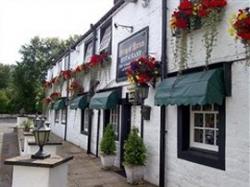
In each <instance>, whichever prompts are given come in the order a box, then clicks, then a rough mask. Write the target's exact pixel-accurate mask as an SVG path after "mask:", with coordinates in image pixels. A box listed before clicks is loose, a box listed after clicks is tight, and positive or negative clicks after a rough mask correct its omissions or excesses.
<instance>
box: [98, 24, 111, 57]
mask: <svg viewBox="0 0 250 187" xmlns="http://www.w3.org/2000/svg"><path fill="white" fill-rule="evenodd" d="M111 36H112V26H111V25H109V26H107V27H105V28H103V29H102V30H101V43H100V49H99V50H100V52H107V53H109V54H110V53H111Z"/></svg>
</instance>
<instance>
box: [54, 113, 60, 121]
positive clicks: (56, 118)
mask: <svg viewBox="0 0 250 187" xmlns="http://www.w3.org/2000/svg"><path fill="white" fill-rule="evenodd" d="M54 121H55V123H59V121H60V110H55V119H54Z"/></svg>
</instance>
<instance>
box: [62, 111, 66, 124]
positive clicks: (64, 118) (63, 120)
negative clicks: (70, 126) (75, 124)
mask: <svg viewBox="0 0 250 187" xmlns="http://www.w3.org/2000/svg"><path fill="white" fill-rule="evenodd" d="M66 115H67V110H66V108H64V109H62V110H61V123H63V124H65V123H66Z"/></svg>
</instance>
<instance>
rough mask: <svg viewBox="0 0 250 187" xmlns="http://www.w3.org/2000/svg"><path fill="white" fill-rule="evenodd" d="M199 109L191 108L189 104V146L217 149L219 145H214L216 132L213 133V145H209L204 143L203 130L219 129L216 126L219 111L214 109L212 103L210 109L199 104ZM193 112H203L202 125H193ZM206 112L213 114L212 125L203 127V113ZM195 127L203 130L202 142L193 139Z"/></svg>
mask: <svg viewBox="0 0 250 187" xmlns="http://www.w3.org/2000/svg"><path fill="white" fill-rule="evenodd" d="M200 107H201V110H193V109H192V106H190V147H191V148H200V149H205V150H210V151H216V152H218V151H219V146H218V145H216V140H217V136H216V133H215V135H214V144H215V145H209V144H206V143H204V142H205V130H213V131H219V128H218V127H217V117H216V116H217V115H219V111H215V110H214V105H212V109H211V110H203V106H200ZM195 114H203V127H195V126H194V116H195ZM206 114H214V115H215V118H214V123H215V124H214V125H215V126H214V127H213V128H210V127H205V115H206ZM195 129H200V130H203V143H198V142H195V141H194V130H195Z"/></svg>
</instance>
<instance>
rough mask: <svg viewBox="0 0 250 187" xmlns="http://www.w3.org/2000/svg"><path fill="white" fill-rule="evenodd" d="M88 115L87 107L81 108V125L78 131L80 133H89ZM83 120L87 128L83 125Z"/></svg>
mask: <svg viewBox="0 0 250 187" xmlns="http://www.w3.org/2000/svg"><path fill="white" fill-rule="evenodd" d="M86 114H87V115H86ZM89 117H90V111H89V108H85V109H82V110H81V126H80V133H81V134H84V135H88V134H89V123H90V121H89ZM85 120H86V121H85ZM85 122H87V128H86V126H85V125H86V124H85ZM86 129H87V130H86Z"/></svg>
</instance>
